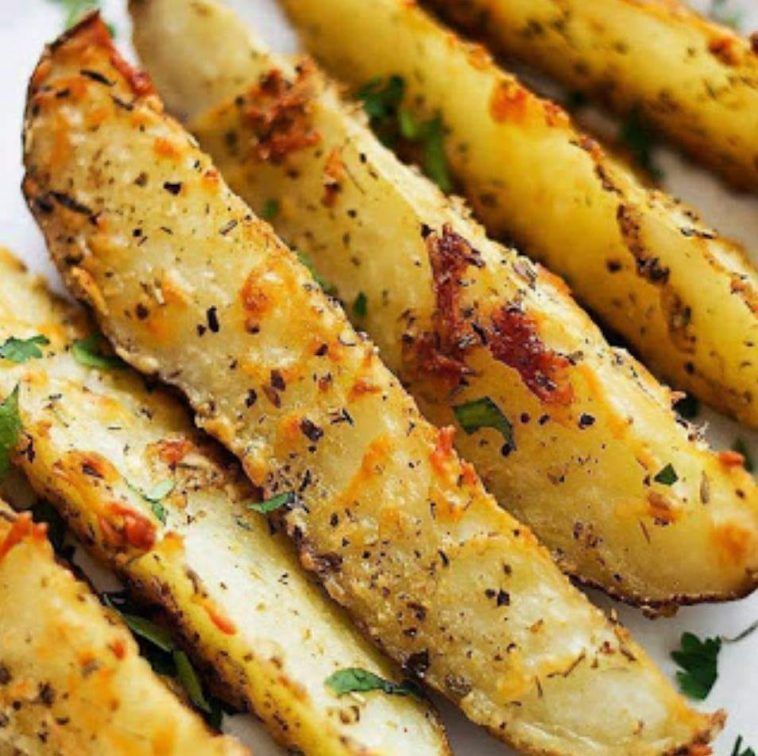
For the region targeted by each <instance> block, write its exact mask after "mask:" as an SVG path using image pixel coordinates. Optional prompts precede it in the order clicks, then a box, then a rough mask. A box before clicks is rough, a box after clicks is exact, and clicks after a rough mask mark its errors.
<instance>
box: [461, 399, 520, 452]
mask: <svg viewBox="0 0 758 756" xmlns="http://www.w3.org/2000/svg"><path fill="white" fill-rule="evenodd" d="M453 413H454V414H455V419H456V420H457V421H458V424H459V425H460V426H461V428H463V430H464V431H465V432H466V433H467V434H468V435H471V434H472V433H475V432H476V431H478V430H479V429H480V428H494V429H495V430H496V431H499V432H500V434H501V435H502V436H503V438H504V439H505V441H506V443H507V444H508V445H509V446H510V447H511V448H515V446H516V444H515V440H514V437H513V426H512V425H511V423H510V421H509V420H508V418H507V417H506V416H505V415H504V414H503V411H502V410H501V409H500V407H498V406H497V404H495V402H493V401H492V399H490V398H489V397H488V396H484V397H482V398H481V399H474V400H473V401H471V402H466V403H465V404H458V405H456V406H454V407H453Z"/></svg>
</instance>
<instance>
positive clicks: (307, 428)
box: [300, 417, 324, 444]
mask: <svg viewBox="0 0 758 756" xmlns="http://www.w3.org/2000/svg"><path fill="white" fill-rule="evenodd" d="M300 430H301V431H302V433H303V435H304V436H305V437H306V438H307V439H308V440H309V441H312V442H313V443H314V444H315V443H316V442H317V441H318V440H319V439H320V438H321V437H322V436H323V435H324V431H323V430H322V429H321V428H319V426H318V425H316V424H315V423H314V422H313V421H312V420H309V419H308V418H307V417H304V418H303V419H302V420H301V421H300Z"/></svg>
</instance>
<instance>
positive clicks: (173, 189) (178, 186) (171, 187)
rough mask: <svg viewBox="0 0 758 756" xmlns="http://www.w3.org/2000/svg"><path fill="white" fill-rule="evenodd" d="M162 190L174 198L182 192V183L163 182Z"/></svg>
mask: <svg viewBox="0 0 758 756" xmlns="http://www.w3.org/2000/svg"><path fill="white" fill-rule="evenodd" d="M163 188H164V189H165V190H166V191H167V192H168V193H169V194H173V195H174V196H175V197H176V195H177V194H179V192H181V191H182V182H181V181H164V182H163Z"/></svg>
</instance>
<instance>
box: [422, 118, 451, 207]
mask: <svg viewBox="0 0 758 756" xmlns="http://www.w3.org/2000/svg"><path fill="white" fill-rule="evenodd" d="M422 139H423V144H424V163H423V166H422V167H423V169H424V172H425V173H426V175H427V176H429V178H430V179H431V180H432V181H434V183H435V184H437V186H438V187H439V188H440V189H442V191H443V192H445V194H450V192H452V191H453V180H452V179H451V178H450V170H449V168H448V164H447V157H446V156H445V126H444V124H443V123H442V118H441V117H440V116H435V117H434V118H432V120H431V121H427V122H426V123H425V124H424V127H423V136H422Z"/></svg>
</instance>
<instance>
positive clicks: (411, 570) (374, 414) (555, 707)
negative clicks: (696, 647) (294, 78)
mask: <svg viewBox="0 0 758 756" xmlns="http://www.w3.org/2000/svg"><path fill="white" fill-rule="evenodd" d="M83 71H84V73H83ZM93 73H94V74H95V76H94V78H93V77H92V74H93ZM103 81H105V82H107V84H106V83H103ZM145 81H146V80H145V78H144V77H142V76H140V75H139V74H137V73H135V72H134V71H133V70H132V69H131V68H129V67H128V66H127V65H126V64H125V63H124V62H123V61H122V59H121V58H120V57H119V56H118V53H117V52H116V51H115V49H114V48H113V46H112V43H111V40H110V38H109V37H108V34H107V30H106V29H105V26H104V25H103V24H102V23H101V22H100V21H99V20H98V19H97V18H96V17H91V18H90V19H89V20H88V21H86V22H85V23H83V24H82V25H80V26H79V27H77V28H76V29H75V30H74V31H73V32H72V33H71V34H69V35H67V36H66V37H64V38H63V39H62V40H60V41H58V42H57V43H55V44H54V45H53V46H52V47H51V48H49V49H48V51H47V52H46V53H45V54H44V56H43V58H42V60H41V61H40V64H39V66H38V68H37V70H36V72H35V74H34V76H33V79H32V83H31V86H30V90H29V102H28V108H27V114H26V122H25V164H26V169H27V174H26V177H25V180H24V191H25V193H26V197H27V200H28V203H29V206H30V208H31V210H32V212H33V213H34V215H35V217H36V218H37V220H38V222H39V224H40V227H41V228H42V230H43V232H44V234H45V238H46V240H47V243H48V245H49V248H50V251H51V253H52V255H53V257H54V259H55V261H56V263H57V265H58V266H59V269H60V270H61V272H62V273H63V275H64V277H65V280H66V282H67V284H68V285H69V287H70V288H71V291H72V292H74V293H75V294H76V295H77V296H78V297H80V298H81V299H83V300H85V301H86V302H87V303H89V304H90V305H91V306H92V307H93V309H94V312H95V314H96V316H97V318H98V319H99V321H100V323H101V325H102V326H103V327H104V329H105V330H106V332H107V334H108V335H109V337H110V338H111V340H112V343H113V344H114V345H115V346H116V349H117V351H118V353H119V354H120V356H121V357H123V358H124V359H125V360H127V361H128V362H130V363H131V364H132V365H134V366H135V367H137V368H138V369H139V370H141V371H143V372H145V373H149V374H156V375H158V376H160V377H161V378H163V379H165V380H167V381H168V382H170V383H171V384H173V385H174V386H176V387H177V388H178V389H180V390H181V391H182V392H184V393H185V394H186V396H187V397H188V399H189V401H190V403H191V405H192V406H193V408H194V410H195V414H196V421H197V422H198V424H200V425H201V426H202V427H204V428H205V429H206V430H208V431H209V432H210V433H211V434H212V435H214V436H216V437H217V438H218V439H219V440H220V441H222V443H224V444H225V445H226V446H228V448H229V449H231V450H232V451H233V452H234V453H235V454H237V455H238V456H239V457H240V459H241V461H242V464H243V468H244V470H245V471H246V473H247V474H248V476H249V477H250V478H251V479H252V481H253V482H254V483H255V484H256V485H258V486H261V487H262V488H263V490H264V496H265V501H266V502H267V504H266V506H265V509H266V510H267V511H268V512H269V517H271V518H272V520H274V521H277V522H279V523H281V524H282V525H283V527H285V528H286V530H287V532H288V534H289V535H290V536H291V538H292V539H293V541H294V542H295V544H296V546H297V548H298V550H299V552H300V559H301V561H302V563H303V564H304V565H305V566H306V567H307V568H308V569H310V570H312V571H313V572H314V573H315V574H316V575H318V577H319V578H320V580H321V582H322V584H323V585H324V586H325V588H326V589H327V590H328V591H329V593H330V594H331V595H332V597H333V598H334V599H335V600H337V601H338V602H339V603H341V604H342V605H344V606H345V607H346V608H347V609H348V611H349V612H350V614H351V615H352V617H353V619H354V621H355V622H356V623H357V624H358V625H359V626H360V627H361V629H362V630H364V631H365V632H366V634H367V635H368V636H369V637H371V638H372V639H373V640H374V641H375V642H376V643H377V644H379V645H380V646H381V647H382V648H383V649H384V650H385V651H386V652H387V653H388V654H389V655H390V656H391V657H392V658H394V659H395V660H396V661H398V662H399V663H401V664H402V665H404V667H405V668H406V669H407V670H408V672H409V673H411V674H413V675H415V676H416V677H418V678H420V679H422V680H424V681H426V682H427V683H429V684H430V685H431V686H432V687H434V688H435V689H436V690H438V691H440V692H442V693H444V694H445V695H447V696H449V697H450V698H451V699H452V700H453V701H455V702H457V703H458V705H459V706H460V707H461V709H462V710H463V711H464V712H465V713H466V714H467V715H468V716H469V717H470V718H471V719H472V720H473V721H475V722H478V723H480V724H482V725H484V726H485V727H487V728H489V729H490V730H491V731H492V732H493V733H494V734H495V735H497V736H498V737H500V738H502V739H503V740H505V741H508V742H510V743H513V744H514V745H515V746H516V747H518V748H521V749H522V750H525V751H531V752H535V753H554V754H579V753H581V754H588V753H598V754H600V753H602V754H621V753H624V754H630V753H640V754H642V753H645V754H647V753H665V752H669V751H676V750H678V749H680V748H682V749H686V748H687V747H689V746H690V745H692V744H694V743H703V742H704V741H707V740H708V738H709V737H710V736H711V734H712V733H713V732H714V730H715V729H716V728H717V727H718V724H719V721H720V716H719V715H715V716H707V715H704V714H701V713H698V712H695V711H693V710H691V709H689V708H688V706H687V705H686V703H685V702H684V701H683V699H682V698H681V697H680V696H679V695H678V694H677V693H676V692H675V690H674V689H673V687H672V686H671V684H670V683H669V682H668V681H667V680H666V679H665V678H664V677H663V676H662V675H661V673H660V672H659V671H658V670H657V669H656V668H655V666H654V665H653V664H652V662H651V661H650V659H649V658H648V657H647V656H646V655H645V652H644V651H643V650H642V649H641V648H639V647H638V646H637V645H636V644H634V642H633V641H632V640H631V639H630V638H629V636H628V634H627V633H626V632H625V631H624V630H623V629H622V628H621V627H619V626H618V625H616V624H615V623H613V622H611V621H609V620H608V619H607V618H606V617H605V616H604V615H603V613H602V612H600V611H599V610H598V609H596V608H595V607H593V606H592V605H591V604H590V603H589V601H588V600H587V598H586V597H585V596H584V595H583V594H582V593H580V592H579V591H578V590H577V589H575V588H574V587H573V586H571V584H570V583H569V581H568V580H567V578H566V577H564V576H563V575H562V574H561V572H560V571H559V570H558V568H557V567H556V566H555V564H554V563H553V562H552V561H551V559H550V556H549V554H548V552H547V551H546V550H545V549H544V548H543V547H541V546H540V545H539V544H538V543H537V541H536V539H535V537H534V536H533V535H532V533H531V532H530V531H529V529H528V528H527V527H525V526H523V525H521V524H519V523H518V522H517V521H516V520H514V519H513V518H512V517H511V516H510V515H508V514H507V513H506V512H504V511H503V510H502V509H500V508H499V507H498V506H497V503H496V502H495V500H494V499H493V498H492V497H491V496H490V495H489V494H487V493H486V491H485V490H484V488H483V487H482V484H481V482H480V480H479V479H478V477H477V475H476V473H475V472H474V469H473V467H472V466H471V465H469V464H467V463H463V462H462V461H461V460H460V459H459V458H458V457H457V455H456V454H455V452H454V451H453V448H452V441H453V430H452V429H451V428H447V429H443V430H438V429H436V428H434V427H432V426H431V425H430V424H429V423H428V422H427V421H426V420H424V419H423V418H422V417H421V415H420V414H419V412H418V410H417V408H416V405H415V404H414V403H413V401H412V399H411V398H410V397H409V396H408V395H407V394H406V393H405V391H404V390H403V389H402V387H401V386H400V384H399V382H398V381H397V379H396V378H394V377H393V376H392V375H391V374H390V372H389V371H388V370H387V368H386V367H385V366H384V365H383V364H382V363H381V361H380V359H379V357H378V356H377V353H376V348H375V347H374V346H373V345H372V344H371V343H369V342H368V340H367V339H365V338H363V337H361V336H360V335H359V334H357V333H356V332H355V331H354V330H353V329H352V328H351V326H350V325H349V323H348V321H347V319H346V318H345V316H344V314H343V312H342V311H341V310H340V309H339V307H338V306H337V305H336V304H335V303H334V302H332V301H330V300H329V299H328V298H327V297H326V296H325V295H324V294H323V292H322V291H321V290H320V288H319V287H318V285H317V284H316V283H315V282H314V280H313V278H312V277H311V275H310V274H309V272H308V271H307V269H306V268H305V267H304V266H303V265H301V264H300V263H299V262H298V261H297V258H296V256H295V255H294V254H293V253H292V252H291V251H290V250H289V249H288V248H287V247H286V246H285V245H284V244H283V243H282V242H280V241H279V240H278V239H277V237H276V236H275V235H274V234H273V232H272V230H271V229H270V227H269V226H268V225H267V224H265V223H262V222H261V221H260V220H258V219H257V218H256V217H255V216H254V215H253V213H252V211H251V210H250V209H249V207H248V206H247V205H245V204H244V203H243V202H242V200H240V199H239V198H238V197H237V196H236V195H234V194H233V193H232V192H231V191H230V190H229V188H228V187H227V186H226V184H225V183H224V181H223V179H222V178H221V177H220V175H219V173H218V171H217V170H216V169H215V168H214V167H213V165H212V163H211V161H210V160H209V158H208V157H207V156H206V155H205V154H204V153H202V152H201V151H200V150H199V148H198V147H197V145H196V142H195V141H194V139H193V138H191V137H190V136H189V135H188V134H187V133H186V132H185V131H184V130H183V129H182V127H181V126H180V125H179V124H178V123H177V122H176V121H174V120H172V119H171V118H169V117H168V116H166V115H165V114H164V112H163V109H162V106H161V104H160V101H159V99H158V98H157V97H156V96H155V95H154V94H153V93H152V92H151V91H150V90H149V89H148V86H147V84H146V83H145ZM119 102H121V103H127V104H128V105H129V107H128V108H124V107H123V106H122V105H120V104H118V103H119ZM135 182H136V183H135ZM61 193H63V195H64V196H65V197H67V198H68V199H63V202H62V203H61V201H60V200H61ZM135 240H137V241H135ZM142 240H144V241H142ZM577 701H581V703H582V705H581V706H577Z"/></svg>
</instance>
